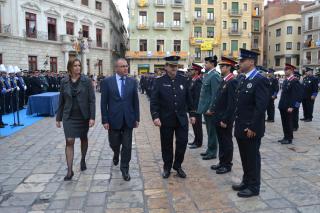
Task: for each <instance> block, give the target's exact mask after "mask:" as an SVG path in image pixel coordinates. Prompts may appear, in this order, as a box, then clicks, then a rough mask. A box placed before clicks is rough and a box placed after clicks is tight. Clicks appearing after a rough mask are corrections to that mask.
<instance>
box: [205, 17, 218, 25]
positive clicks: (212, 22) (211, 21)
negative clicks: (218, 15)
mask: <svg viewBox="0 0 320 213" xmlns="http://www.w3.org/2000/svg"><path fill="white" fill-rule="evenodd" d="M206 24H207V25H215V24H216V20H215V19H214V18H212V19H208V18H207V20H206Z"/></svg>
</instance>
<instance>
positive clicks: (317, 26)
mask: <svg viewBox="0 0 320 213" xmlns="http://www.w3.org/2000/svg"><path fill="white" fill-rule="evenodd" d="M319 29H320V22H313V23H312V24H310V25H302V31H303V32H307V31H312V30H319Z"/></svg>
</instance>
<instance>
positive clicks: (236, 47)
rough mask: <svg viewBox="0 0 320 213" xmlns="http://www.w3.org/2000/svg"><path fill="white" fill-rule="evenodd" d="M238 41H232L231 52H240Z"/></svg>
mask: <svg viewBox="0 0 320 213" xmlns="http://www.w3.org/2000/svg"><path fill="white" fill-rule="evenodd" d="M238 50H239V48H238V40H231V52H234V51H238Z"/></svg>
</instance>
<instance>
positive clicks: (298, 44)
mask: <svg viewBox="0 0 320 213" xmlns="http://www.w3.org/2000/svg"><path fill="white" fill-rule="evenodd" d="M300 45H301V44H300V42H297V50H300Z"/></svg>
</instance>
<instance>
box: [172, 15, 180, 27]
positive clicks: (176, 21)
mask: <svg viewBox="0 0 320 213" xmlns="http://www.w3.org/2000/svg"><path fill="white" fill-rule="evenodd" d="M180 17H181V14H180V13H173V25H174V26H180V24H181V18H180Z"/></svg>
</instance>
